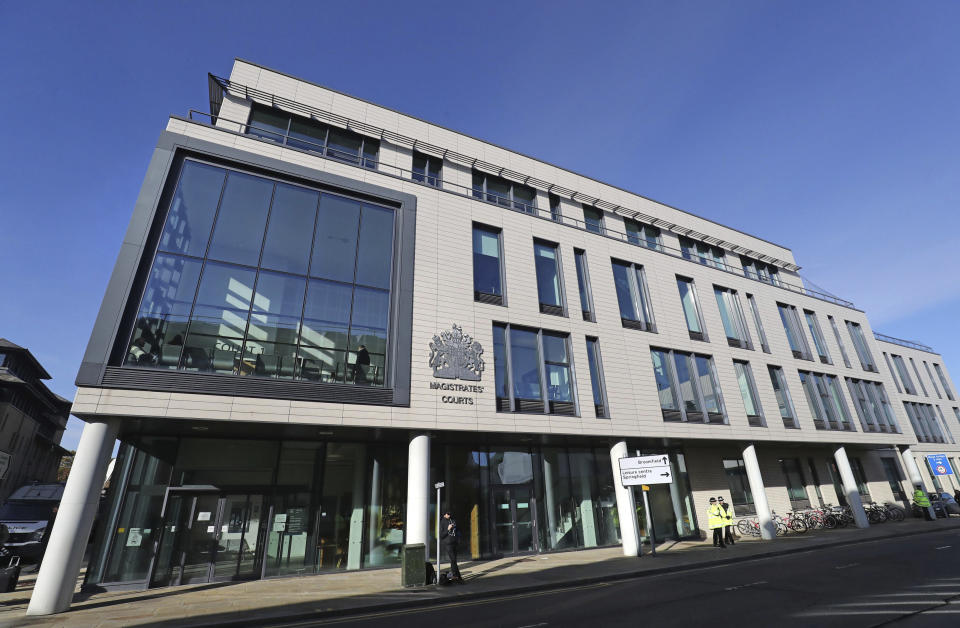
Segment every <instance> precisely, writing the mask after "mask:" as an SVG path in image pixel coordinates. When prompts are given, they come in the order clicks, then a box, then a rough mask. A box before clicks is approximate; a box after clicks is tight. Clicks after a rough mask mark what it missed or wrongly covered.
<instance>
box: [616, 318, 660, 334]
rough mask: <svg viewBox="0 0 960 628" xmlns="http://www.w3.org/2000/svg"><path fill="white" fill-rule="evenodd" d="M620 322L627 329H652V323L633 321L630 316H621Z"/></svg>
mask: <svg viewBox="0 0 960 628" xmlns="http://www.w3.org/2000/svg"><path fill="white" fill-rule="evenodd" d="M620 323H621V324H622V325H623V326H624V327H626V328H627V329H639V330H640V331H653V324H651V323H645V322H643V321H635V320H633V319H632V318H621V319H620Z"/></svg>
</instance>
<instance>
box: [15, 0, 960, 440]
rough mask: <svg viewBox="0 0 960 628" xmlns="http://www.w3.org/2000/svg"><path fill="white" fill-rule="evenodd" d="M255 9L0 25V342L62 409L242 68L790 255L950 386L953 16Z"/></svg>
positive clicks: (558, 7)
mask: <svg viewBox="0 0 960 628" xmlns="http://www.w3.org/2000/svg"><path fill="white" fill-rule="evenodd" d="M266 6H267V5H266V3H262V2H257V3H253V2H229V3H226V2H224V3H214V2H200V3H197V2H194V3H186V2H164V3H146V2H142V3H107V2H98V3H72V2H71V3H58V2H44V3H14V2H0V59H2V60H3V61H2V62H0V85H3V88H2V97H0V120H3V122H4V130H3V133H2V136H0V268H2V274H0V286H2V292H0V294H2V298H0V336H4V337H7V338H9V339H11V340H13V341H14V342H17V343H20V344H23V345H25V346H27V347H29V348H30V349H31V351H33V352H34V354H35V355H36V356H37V357H38V358H39V359H40V361H41V362H42V363H43V364H44V365H45V366H46V367H47V369H48V370H49V371H50V372H51V374H52V375H53V376H54V379H53V380H52V381H51V382H50V385H51V388H53V390H55V391H56V392H58V393H59V394H61V395H63V396H65V397H68V398H72V396H73V392H74V386H73V381H74V377H75V376H76V371H77V367H78V366H79V363H80V359H81V357H82V355H83V350H84V347H85V346H86V342H87V339H88V337H89V333H90V329H91V327H92V323H93V320H94V318H95V316H96V313H97V308H98V306H99V303H100V299H101V297H102V295H103V290H104V288H105V287H106V283H107V279H108V277H109V273H110V271H111V269H112V266H113V263H114V261H115V259H116V254H117V251H118V250H119V246H120V242H121V239H122V236H123V233H124V231H125V229H126V226H127V222H128V220H129V216H130V213H131V210H132V207H133V203H134V201H135V199H136V196H137V192H138V190H139V187H140V184H141V182H142V179H143V175H144V172H145V170H146V167H147V163H148V161H149V158H150V154H151V152H152V150H153V147H154V145H155V143H156V140H157V136H158V135H159V133H160V131H161V130H162V129H163V128H164V125H165V123H166V118H167V116H168V115H170V114H178V115H185V114H186V113H187V111H188V110H189V109H191V108H195V109H201V110H205V109H207V107H208V103H207V101H208V98H207V82H206V73H207V72H213V73H215V74H221V75H226V74H228V73H229V71H230V66H231V63H232V60H233V58H234V57H235V56H237V57H242V58H246V59H250V60H252V61H255V62H257V63H261V64H264V65H267V66H271V67H274V68H277V69H280V70H283V71H285V72H287V73H289V74H294V75H296V76H300V77H303V78H305V79H308V80H311V81H314V82H317V83H321V84H323V85H327V86H329V87H332V88H334V89H338V90H341V91H344V92H348V93H350V94H354V95H356V96H359V97H362V98H365V99H368V100H372V101H374V102H377V103H379V104H383V105H385V106H388V107H391V108H394V109H398V110H400V111H403V112H407V113H410V114H413V115H416V116H418V117H421V118H424V119H427V120H430V121H432V122H436V123H438V124H442V125H445V126H448V127H450V128H453V129H456V130H460V131H463V132H466V133H469V134H471V135H474V136H476V137H480V138H483V139H486V140H489V141H492V142H495V143H498V144H501V145H503V146H506V147H508V148H512V149H515V150H519V151H521V152H524V153H527V154H529V155H533V156H535V157H538V158H541V159H544V160H546V161H549V162H552V163H556V164H559V165H561V166H564V167H567V168H569V169H572V170H575V171H577V172H580V173H583V174H586V175H589V176H593V177H596V178H598V179H601V180H604V181H607V182H609V183H612V184H615V185H618V186H621V187H624V188H627V189H630V190H633V191H636V192H638V193H641V194H644V195H646V196H649V197H651V198H654V199H657V200H659V201H662V202H665V203H668V204H671V205H674V206H676V207H680V208H683V209H685V210H688V211H691V212H693V213H696V214H699V215H701V216H704V217H707V218H710V219H713V220H716V221H718V222H722V223H725V224H728V225H731V226H733V227H736V228H739V229H742V230H744V231H747V232H749V233H752V234H755V235H758V236H760V237H763V238H765V239H768V240H771V241H774V242H777V243H779V244H783V245H786V246H789V247H791V248H792V249H793V251H794V253H795V255H796V258H797V261H798V263H799V264H800V265H801V266H803V270H802V271H801V272H802V273H803V274H804V275H805V276H807V277H808V278H809V279H811V280H813V281H814V282H816V283H817V284H819V285H821V286H823V287H824V288H826V289H828V290H830V291H831V292H834V293H835V294H838V295H840V296H842V297H845V298H847V299H850V300H852V301H854V302H855V303H856V304H857V306H858V307H860V308H861V309H864V310H866V311H867V312H868V314H869V316H870V320H871V322H872V323H873V326H874V328H875V329H877V330H878V331H882V332H884V333H887V334H890V335H894V336H899V337H903V338H909V339H915V340H919V341H922V342H925V343H927V344H930V345H932V346H933V347H934V348H936V349H937V350H939V351H940V352H941V353H943V354H944V357H945V361H946V364H947V367H948V368H949V369H950V370H951V371H952V373H953V375H954V376H955V377H958V378H960V339H958V337H957V334H956V312H957V311H958V310H960V281H958V279H957V275H958V266H960V265H958V262H957V257H958V256H957V251H958V250H960V214H958V212H957V211H956V209H957V205H958V200H960V188H958V166H960V164H958V152H960V151H958V147H960V116H958V111H960V72H958V68H960V37H957V34H956V33H957V31H956V25H957V24H958V23H960V4H958V3H937V2H925V3H903V2H869V3H867V2H839V3H837V2H830V3H827V2H793V3H788V2H748V1H737V2H727V3H724V2H719V3H718V2H706V1H703V2H698V3H695V2H625V3H585V2H584V3H569V2H542V3H537V2H509V3H508V2H488V3H481V4H479V5H478V4H474V3H469V4H468V3H450V2H435V3H434V2H418V3H415V4H411V3H398V2H383V3H378V2H360V1H355V2H350V3H333V2H325V3H307V2H303V3H293V2H272V3H269V8H265V7H266ZM79 431H80V423H79V422H78V421H77V420H76V419H72V420H71V426H70V429H69V430H68V432H67V434H66V436H65V437H64V445H65V446H67V447H69V448H73V447H75V445H76V442H77V439H78V437H79Z"/></svg>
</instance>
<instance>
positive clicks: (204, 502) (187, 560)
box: [174, 493, 220, 584]
mask: <svg viewBox="0 0 960 628" xmlns="http://www.w3.org/2000/svg"><path fill="white" fill-rule="evenodd" d="M192 501H193V503H192V504H191V505H192V506H193V507H192V508H191V511H192V512H191V515H190V516H189V517H188V518H187V519H186V522H185V523H186V526H185V527H182V528H180V529H178V530H177V531H176V534H177V541H178V543H177V545H178V546H179V547H178V549H179V550H180V551H179V552H176V553H177V554H179V557H180V565H179V567H180V574H179V575H180V580H179V582H174V584H193V583H196V582H209V581H210V563H212V562H213V561H214V559H215V557H216V555H217V515H218V511H219V508H220V497H219V496H218V495H216V494H215V493H213V494H211V493H207V494H196V495H193V497H192Z"/></svg>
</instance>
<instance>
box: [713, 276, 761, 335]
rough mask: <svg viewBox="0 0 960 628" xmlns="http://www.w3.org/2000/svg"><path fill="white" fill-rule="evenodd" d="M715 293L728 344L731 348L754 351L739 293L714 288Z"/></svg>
mask: <svg viewBox="0 0 960 628" xmlns="http://www.w3.org/2000/svg"><path fill="white" fill-rule="evenodd" d="M713 292H714V294H715V295H716V296H717V307H719V308H720V320H722V321H723V330H724V332H726V334H727V344H729V345H730V346H731V347H742V348H744V349H752V348H753V345H752V343H751V342H750V332H749V331H748V330H747V319H745V318H744V317H743V308H742V307H740V298H739V297H738V296H737V291H736V290H730V289H728V288H721V287H720V286H714V287H713Z"/></svg>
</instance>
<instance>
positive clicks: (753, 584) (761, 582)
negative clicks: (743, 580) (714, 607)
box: [724, 580, 767, 591]
mask: <svg viewBox="0 0 960 628" xmlns="http://www.w3.org/2000/svg"><path fill="white" fill-rule="evenodd" d="M766 583H767V581H766V580H758V581H757V582H751V583H749V584H740V585H737V586H735V587H727V588H726V589H724V591H736V590H737V589H746V588H747V587H755V586H757V585H758V584H766Z"/></svg>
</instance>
